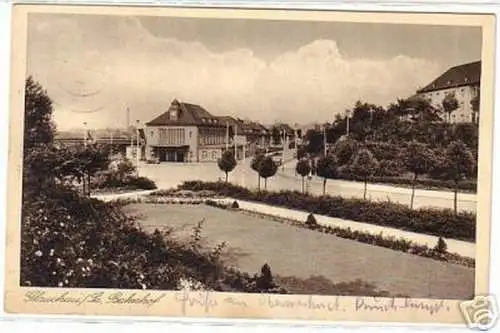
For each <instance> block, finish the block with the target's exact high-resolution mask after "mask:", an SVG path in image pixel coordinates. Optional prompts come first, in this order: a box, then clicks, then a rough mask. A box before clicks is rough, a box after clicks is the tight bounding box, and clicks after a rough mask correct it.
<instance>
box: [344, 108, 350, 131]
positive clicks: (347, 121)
mask: <svg viewBox="0 0 500 333" xmlns="http://www.w3.org/2000/svg"><path fill="white" fill-rule="evenodd" d="M345 114H346V136H349V117H350V114H349V110H346V112H345Z"/></svg>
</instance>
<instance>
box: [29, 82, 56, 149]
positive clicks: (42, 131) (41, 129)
mask: <svg viewBox="0 0 500 333" xmlns="http://www.w3.org/2000/svg"><path fill="white" fill-rule="evenodd" d="M52 112H53V108H52V100H51V99H50V97H49V96H48V95H47V92H46V91H45V90H44V89H43V88H42V86H41V85H40V84H39V83H38V82H35V81H34V80H33V78H32V77H31V76H30V77H28V78H27V79H26V84H25V100H24V147H25V149H29V148H31V147H33V146H36V145H43V144H45V145H47V144H52V143H53V141H54V134H55V124H54V122H53V121H52Z"/></svg>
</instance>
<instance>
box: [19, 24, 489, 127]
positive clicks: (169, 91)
mask: <svg viewBox="0 0 500 333" xmlns="http://www.w3.org/2000/svg"><path fill="white" fill-rule="evenodd" d="M480 57H481V31H480V29H479V28H466V27H445V26H416V25H391V24H360V23H326V22H316V23H311V22H284V21H262V20H259V21H256V20H254V21H252V20H223V19H219V20H214V19H212V20H210V19H180V18H166V17H147V18H146V17H141V18H135V17H118V16H95V15H93V16H91V15H54V14H31V17H30V19H29V35H28V74H31V75H33V76H34V78H35V79H36V80H38V81H39V82H40V83H41V84H42V85H43V86H44V87H45V88H46V89H47V91H48V93H49V95H50V96H51V97H52V99H53V100H54V102H55V113H54V115H55V120H56V122H57V125H58V128H59V129H61V130H63V129H68V128H74V127H80V126H81V124H82V123H83V122H84V121H87V122H88V123H89V126H91V127H109V126H111V127H120V126H125V125H126V121H127V117H126V111H125V110H126V108H127V107H129V108H130V114H131V120H132V121H135V120H136V119H139V120H140V121H141V122H146V121H149V120H151V119H152V118H154V117H155V116H157V115H159V114H161V113H162V112H164V111H165V110H166V109H167V108H168V106H169V104H170V102H171V101H172V100H173V99H174V98H177V99H178V100H180V101H186V102H190V103H194V104H200V105H202V106H203V107H205V108H206V109H207V110H208V111H209V112H211V113H212V114H214V115H233V116H238V117H242V118H250V119H256V120H260V121H262V122H265V123H272V122H274V121H276V120H279V121H286V122H299V123H311V122H315V121H318V122H322V121H325V120H331V119H333V116H334V115H335V114H336V113H340V112H343V111H344V110H345V109H346V108H349V107H351V106H352V105H353V103H354V102H355V101H356V100H358V99H361V100H363V101H367V102H371V103H377V104H382V105H384V106H385V105H387V104H388V103H390V102H392V101H394V100H395V99H397V98H398V97H406V96H409V95H411V94H413V93H414V92H415V90H416V89H417V88H419V87H421V86H423V85H425V84H427V83H429V82H430V81H431V80H433V79H434V78H435V77H436V76H437V75H439V74H440V73H441V72H443V71H444V70H446V69H447V68H449V67H451V66H455V65H458V64H461V63H466V62H470V61H476V60H479V59H480Z"/></svg>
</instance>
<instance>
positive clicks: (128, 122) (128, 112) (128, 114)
mask: <svg viewBox="0 0 500 333" xmlns="http://www.w3.org/2000/svg"><path fill="white" fill-rule="evenodd" d="M129 127H130V108H127V129H128V128H129Z"/></svg>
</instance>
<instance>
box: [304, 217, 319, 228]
mask: <svg viewBox="0 0 500 333" xmlns="http://www.w3.org/2000/svg"><path fill="white" fill-rule="evenodd" d="M305 224H306V226H307V227H308V228H310V229H312V228H315V227H317V226H318V222H317V221H316V218H315V217H314V215H313V214H309V215H307V219H306V223H305Z"/></svg>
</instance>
